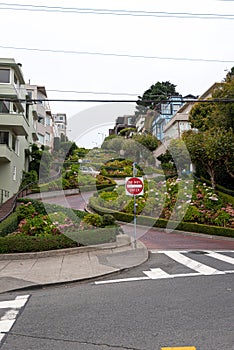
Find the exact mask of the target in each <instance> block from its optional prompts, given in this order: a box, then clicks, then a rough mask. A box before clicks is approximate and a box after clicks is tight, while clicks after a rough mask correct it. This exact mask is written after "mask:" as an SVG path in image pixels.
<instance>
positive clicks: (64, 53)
mask: <svg viewBox="0 0 234 350" xmlns="http://www.w3.org/2000/svg"><path fill="white" fill-rule="evenodd" d="M13 3H14V4H16V2H15V1H14V2H13ZM4 4H9V5H3V3H0V19H1V20H0V32H1V40H0V56H1V57H12V58H15V60H16V61H17V62H20V63H22V69H23V73H24V78H25V80H26V82H28V81H29V80H30V82H31V84H36V85H43V86H45V87H46V89H47V91H48V97H49V98H51V99H53V98H56V99H57V98H58V99H133V100H134V99H136V98H137V96H138V95H142V94H143V93H144V91H145V90H146V89H148V88H149V87H150V86H151V85H152V84H154V83H156V82H157V81H161V82H162V81H167V80H169V81H170V82H171V83H173V84H175V85H177V91H178V92H179V93H181V94H182V95H186V94H189V93H191V94H193V95H200V94H202V93H203V92H204V91H205V90H206V89H208V88H209V86H210V85H211V84H213V83H214V82H216V81H221V80H222V79H223V78H224V77H225V75H226V70H230V68H231V67H232V66H234V47H233V29H234V2H233V1H225V0H224V1H220V0H177V1H175V0H163V1H162V0H144V1H143V0H134V1H133V0H118V1H117V0H112V1H110V0H109V1H107V0H85V1H84V0H80V1H79V0H66V1H65V0H63V1H62V0H60V1H59V0H50V1H45V0H41V1H35V0H28V1H25V0H21V1H18V2H17V4H18V5H21V6H18V7H17V8H18V10H13V8H16V6H12V3H11V1H5V2H4ZM10 4H11V5H10ZM26 4H27V5H33V6H31V7H25V6H22V5H26ZM38 6H46V8H44V10H45V11H41V8H39V7H38ZM7 7H8V9H6V8H7ZM52 7H63V8H64V9H61V8H60V9H59V8H53V9H52ZM67 8H70V10H68V9H67ZM71 8H73V9H71ZM26 9H28V10H27V11H26ZM77 9H80V10H81V9H86V13H84V12H85V11H83V13H81V12H78V10H77ZM87 9H89V10H87ZM29 10H30V11H29ZM32 10H33V11H32ZM36 10H37V11H36ZM39 10H40V11H39ZM52 10H53V11H52ZM80 10H79V11H80ZM97 10H99V11H97ZM100 10H101V11H100ZM107 10H109V11H107ZM110 10H112V12H110ZM117 10H121V11H120V12H118V11H117ZM68 11H70V12H68ZM113 11H114V12H113ZM127 11H129V12H127ZM137 11H138V12H137ZM87 12H89V13H87ZM97 12H98V13H97ZM100 12H101V13H100ZM152 12H154V13H152ZM107 13H108V14H107ZM175 13H177V14H175ZM191 14H193V15H191ZM13 48H14V49H13ZM22 48H24V49H22ZM50 90H63V91H70V92H67V93H65V92H64V93H61V92H56V91H50ZM71 91H77V92H83V93H72V92H71ZM87 92H96V93H101V92H108V93H110V94H91V93H87ZM111 93H112V95H111ZM115 93H124V95H115ZM125 94H129V95H125ZM50 105H51V108H52V112H53V113H57V112H65V113H67V116H68V118H69V119H70V121H72V122H71V123H70V124H71V125H69V128H70V129H69V130H72V131H69V132H70V133H71V134H70V136H71V137H72V138H73V139H75V140H76V141H77V143H78V144H79V145H80V146H82V145H83V146H86V147H94V146H95V145H96V144H100V143H101V141H102V136H103V135H104V134H107V133H108V125H107V120H106V116H105V118H102V116H101V114H100V104H98V103H92V104H91V103H68V102H56V103H55V102H53V103H52V102H51V103H50ZM95 106H97V111H98V112H97V111H96V112H95V110H96V108H95ZM134 106H135V105H134V104H127V105H126V114H129V113H130V112H131V109H132V111H134ZM91 107H92V108H91ZM122 107H123V106H122ZM122 107H121V110H120V111H118V109H116V105H114V106H113V110H112V112H111V113H110V117H109V119H108V122H109V121H110V124H111V123H112V124H113V123H114V121H115V119H116V117H117V116H118V115H119V113H122V112H123V114H124V113H125V111H124V110H122ZM103 108H104V109H105V108H106V107H105V106H104V105H103ZM87 109H88V111H87ZM123 109H124V108H123ZM115 110H116V112H115ZM84 115H85V116H86V117H84ZM88 115H89V116H88ZM86 118H87V120H88V119H89V122H88V125H87V133H85V132H84V129H85V123H86ZM74 120H76V123H75V122H74ZM90 120H92V121H93V125H92V126H90ZM79 125H80V126H81V125H82V132H80V131H79ZM90 129H93V132H92V134H91V136H89V137H88V136H87V135H88V130H90ZM95 131H96V132H95ZM98 132H99V134H98ZM100 133H102V134H103V135H101V134H100ZM81 134H82V135H83V136H82V137H81ZM68 136H69V133H68Z"/></svg>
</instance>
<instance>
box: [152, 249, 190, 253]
mask: <svg viewBox="0 0 234 350" xmlns="http://www.w3.org/2000/svg"><path fill="white" fill-rule="evenodd" d="M175 251H176V252H179V253H188V252H189V250H175ZM149 252H150V253H152V254H164V253H165V252H167V250H157V249H150V250H149Z"/></svg>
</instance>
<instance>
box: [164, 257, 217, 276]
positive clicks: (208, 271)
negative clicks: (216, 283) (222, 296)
mask: <svg viewBox="0 0 234 350" xmlns="http://www.w3.org/2000/svg"><path fill="white" fill-rule="evenodd" d="M164 254H165V255H167V256H168V257H169V258H171V259H173V260H175V261H177V262H178V263H180V264H182V265H185V266H187V267H188V268H190V269H192V270H194V271H197V272H199V273H201V274H203V275H215V274H222V273H223V274H224V272H222V271H219V270H216V269H214V268H213V267H210V266H207V265H204V264H202V263H200V262H198V261H195V260H193V259H190V258H188V257H186V256H184V255H182V254H181V253H179V252H176V251H165V252H164Z"/></svg>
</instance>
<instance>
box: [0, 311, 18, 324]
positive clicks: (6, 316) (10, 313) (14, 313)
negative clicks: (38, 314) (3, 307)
mask: <svg viewBox="0 0 234 350" xmlns="http://www.w3.org/2000/svg"><path fill="white" fill-rule="evenodd" d="M18 313H19V310H14V309H13V310H9V311H7V312H5V314H4V316H2V317H1V318H0V322H1V321H5V320H14V319H15V318H16V316H17V315H18Z"/></svg>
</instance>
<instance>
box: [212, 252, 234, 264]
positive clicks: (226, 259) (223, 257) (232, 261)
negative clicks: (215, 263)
mask: <svg viewBox="0 0 234 350" xmlns="http://www.w3.org/2000/svg"><path fill="white" fill-rule="evenodd" d="M206 255H208V256H210V257H212V258H215V259H217V260H221V261H224V262H227V263H229V264H232V265H234V258H232V257H230V256H227V255H223V254H219V253H216V252H209V253H208V254H206Z"/></svg>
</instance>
